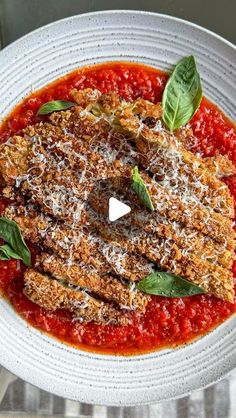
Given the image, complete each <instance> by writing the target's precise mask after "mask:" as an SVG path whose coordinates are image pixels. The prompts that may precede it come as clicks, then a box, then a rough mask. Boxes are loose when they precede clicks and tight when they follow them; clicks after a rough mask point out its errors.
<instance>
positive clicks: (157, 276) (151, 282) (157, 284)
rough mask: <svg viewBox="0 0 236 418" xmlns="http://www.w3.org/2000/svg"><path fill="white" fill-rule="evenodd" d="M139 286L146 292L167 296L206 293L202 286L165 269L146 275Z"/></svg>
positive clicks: (175, 296)
mask: <svg viewBox="0 0 236 418" xmlns="http://www.w3.org/2000/svg"><path fill="white" fill-rule="evenodd" d="M137 288H138V289H139V290H141V291H142V292H144V293H149V294H151V295H159V296H166V297H169V298H178V297H184V296H193V295H198V294H202V293H205V291H204V290H203V289H202V288H201V287H199V286H197V285H195V284H194V283H191V282H189V281H188V280H186V279H183V278H182V277H179V276H175V275H174V274H172V273H166V272H164V271H156V272H155V273H152V274H150V275H149V276H147V277H145V278H144V279H142V280H141V281H140V282H139V283H138V284H137Z"/></svg>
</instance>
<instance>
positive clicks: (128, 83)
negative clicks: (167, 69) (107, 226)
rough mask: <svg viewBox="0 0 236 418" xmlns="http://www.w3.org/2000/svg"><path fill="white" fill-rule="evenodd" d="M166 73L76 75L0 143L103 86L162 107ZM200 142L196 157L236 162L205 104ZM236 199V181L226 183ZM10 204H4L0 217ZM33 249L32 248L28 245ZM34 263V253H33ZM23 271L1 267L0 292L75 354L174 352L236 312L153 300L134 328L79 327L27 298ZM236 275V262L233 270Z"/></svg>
mask: <svg viewBox="0 0 236 418" xmlns="http://www.w3.org/2000/svg"><path fill="white" fill-rule="evenodd" d="M167 79H168V75H167V74H166V73H164V72H161V71H159V70H156V69H154V68H151V67H147V66H144V65H139V64H131V63H106V64H101V65H100V64H99V65H96V66H92V67H87V68H81V69H78V70H76V71H74V72H72V73H70V74H68V75H66V76H65V77H63V78H61V79H59V80H56V81H55V82H53V83H51V84H50V85H48V86H46V87H44V88H43V89H41V90H40V91H38V92H36V93H32V94H31V95H30V96H29V97H27V98H26V99H25V100H24V101H23V102H22V103H20V104H19V105H18V106H17V107H16V108H15V109H14V110H13V112H12V113H11V114H10V115H9V117H8V118H7V119H6V120H5V121H4V123H3V124H2V126H1V127H0V142H4V141H5V140H6V139H7V138H8V137H9V136H11V135H13V134H15V133H20V131H21V130H22V129H23V128H25V127H26V126H27V125H29V124H32V123H36V122H37V121H40V120H42V119H43V117H38V116H36V112H37V110H38V108H39V107H40V106H41V105H42V104H43V103H45V102H47V101H50V100H56V99H61V100H62V99H63V100H70V99H71V97H70V90H71V89H72V88H77V89H84V88H87V87H91V88H98V89H99V90H101V91H102V92H103V93H105V92H110V91H115V92H117V93H119V94H120V95H121V96H122V97H123V98H125V99H126V100H134V99H135V98H137V97H142V98H144V99H146V100H150V101H152V102H158V101H161V97H162V93H163V89H164V87H165V84H166V81H167ZM191 126H192V128H193V131H194V134H195V136H196V138H197V143H196V144H195V151H199V150H200V151H201V152H202V153H203V155H205V156H212V155H214V154H215V153H216V152H217V151H219V152H220V153H222V154H228V155H229V157H230V159H231V160H233V161H234V162H235V163H236V129H235V125H234V124H233V122H231V121H230V120H229V119H227V117H225V116H224V114H223V113H222V112H221V111H220V110H219V109H218V108H217V107H216V106H215V105H213V104H212V103H210V102H209V101H208V100H206V99H205V98H204V99H203V100H202V103H201V106H200V108H199V110H198V111H197V113H196V114H195V116H194V118H193V119H192V121H191ZM226 182H227V184H228V186H229V188H230V190H231V192H232V194H233V196H234V197H235V201H236V176H231V177H229V178H227V179H226ZM7 204H8V202H6V201H4V200H1V199H0V212H1V210H2V209H3V208H4V207H5V205H7ZM28 244H29V245H30V243H28ZM31 250H32V253H33V258H34V255H35V254H36V253H37V249H36V248H32V247H31ZM24 270H25V267H24V266H23V264H22V263H20V262H19V261H16V260H12V261H0V289H1V290H2V292H3V294H4V296H5V297H6V298H7V299H8V300H9V301H10V302H11V304H12V305H13V306H14V308H15V310H16V311H17V312H18V313H19V314H20V315H21V316H22V317H23V318H24V319H26V320H27V321H28V322H29V323H30V324H31V325H32V326H34V327H37V328H39V329H40V330H42V331H45V332H47V333H49V334H50V335H53V336H54V337H57V338H59V339H60V340H61V341H63V342H66V343H69V344H72V345H74V346H76V347H78V348H81V349H85V350H89V351H93V352H94V351H95V352H101V353H110V354H123V355H128V354H140V353H144V352H148V351H153V350H157V349H160V348H163V347H175V346H178V345H180V344H183V343H187V342H189V341H192V340H193V339H195V338H197V337H199V336H201V335H204V334H205V333H207V332H208V331H210V330H211V329H213V328H214V327H216V326H217V325H218V324H220V323H222V322H223V321H224V320H225V319H227V318H228V317H230V315H232V314H233V313H235V311H236V302H235V303H234V304H231V303H229V302H225V301H223V300H220V299H217V298H215V297H212V296H207V295H196V296H192V297H185V298H165V297H159V296H153V297H152V299H151V302H150V303H149V305H148V307H147V311H146V313H145V315H143V316H138V315H137V316H135V317H134V321H133V324H132V325H129V326H112V325H95V324H92V323H90V324H81V323H80V322H75V321H73V319H72V315H71V314H70V313H69V312H67V311H57V312H54V313H49V312H47V311H45V310H44V309H42V308H40V307H39V306H37V305H35V304H34V303H32V302H31V301H29V300H28V299H27V298H26V297H25V296H24V294H23V273H24ZM234 271H235V277H236V263H235V265H234Z"/></svg>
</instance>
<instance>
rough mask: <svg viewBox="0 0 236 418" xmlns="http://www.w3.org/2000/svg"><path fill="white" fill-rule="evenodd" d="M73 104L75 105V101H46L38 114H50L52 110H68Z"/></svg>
mask: <svg viewBox="0 0 236 418" xmlns="http://www.w3.org/2000/svg"><path fill="white" fill-rule="evenodd" d="M72 106H75V103H74V102H67V101H66V100H53V101H51V102H47V103H44V104H43V105H42V106H41V107H40V108H39V110H38V112H37V115H49V114H50V113H52V112H56V111H59V110H66V109H69V108H70V107H72Z"/></svg>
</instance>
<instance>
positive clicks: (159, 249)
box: [94, 220, 234, 302]
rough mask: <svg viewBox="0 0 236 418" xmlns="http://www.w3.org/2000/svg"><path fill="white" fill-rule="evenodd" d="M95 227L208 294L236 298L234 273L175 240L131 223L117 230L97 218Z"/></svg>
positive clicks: (228, 298)
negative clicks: (146, 232)
mask: <svg viewBox="0 0 236 418" xmlns="http://www.w3.org/2000/svg"><path fill="white" fill-rule="evenodd" d="M94 226H96V228H97V229H98V230H99V232H100V234H101V235H102V237H103V238H104V239H105V240H107V241H108V242H115V243H117V242H119V245H120V246H122V247H123V248H126V249H127V250H128V249H129V250H130V251H134V252H136V253H137V252H138V253H140V254H141V255H142V256H145V257H147V258H148V259H149V260H151V261H152V262H154V263H157V264H158V265H159V266H160V267H161V268H162V269H163V270H164V271H172V272H173V273H174V274H176V275H179V276H182V277H185V278H186V279H188V280H189V281H193V282H194V283H196V284H197V285H198V286H200V287H202V288H203V289H204V290H205V291H206V292H207V293H209V294H212V295H214V296H216V297H219V298H224V299H226V300H228V301H229V302H233V300H234V289H233V283H234V282H233V274H232V272H231V271H229V270H227V269H224V268H222V267H220V266H218V265H214V264H212V263H209V262H207V261H205V260H203V259H199V258H198V257H196V256H195V255H194V254H188V255H185V252H184V250H181V249H180V248H179V247H178V246H177V245H176V244H175V242H174V241H173V240H172V239H171V238H170V239H169V240H162V239H161V238H159V237H157V236H155V235H152V236H150V237H147V236H146V235H145V233H143V234H142V232H141V231H140V230H139V229H136V228H134V227H131V226H130V227H129V228H128V225H127V224H123V225H122V224H120V225H119V227H118V226H117V227H116V229H114V228H112V227H111V226H108V225H106V224H105V222H104V221H102V220H94Z"/></svg>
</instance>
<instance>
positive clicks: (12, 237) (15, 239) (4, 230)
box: [0, 217, 31, 267]
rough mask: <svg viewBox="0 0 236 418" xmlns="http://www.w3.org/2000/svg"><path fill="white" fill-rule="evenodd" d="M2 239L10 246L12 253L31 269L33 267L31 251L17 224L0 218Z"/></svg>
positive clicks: (0, 235) (0, 236)
mask: <svg viewBox="0 0 236 418" xmlns="http://www.w3.org/2000/svg"><path fill="white" fill-rule="evenodd" d="M0 238H2V239H3V240H4V241H6V242H7V243H8V244H9V246H10V247H11V249H12V251H13V252H14V253H15V254H17V256H18V257H19V258H20V259H21V260H22V261H23V262H24V264H26V266H28V267H29V266H30V265H31V255H30V251H29V249H28V247H27V245H26V243H25V241H24V238H23V236H22V234H21V231H20V228H19V226H18V225H17V223H16V222H14V221H11V220H10V219H7V218H4V217H0ZM5 256H6V249H5Z"/></svg>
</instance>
